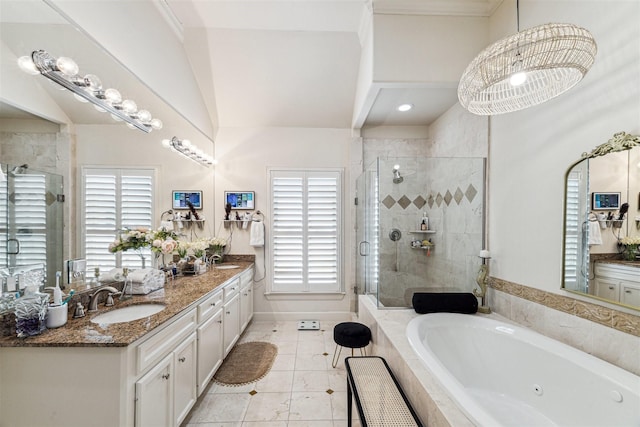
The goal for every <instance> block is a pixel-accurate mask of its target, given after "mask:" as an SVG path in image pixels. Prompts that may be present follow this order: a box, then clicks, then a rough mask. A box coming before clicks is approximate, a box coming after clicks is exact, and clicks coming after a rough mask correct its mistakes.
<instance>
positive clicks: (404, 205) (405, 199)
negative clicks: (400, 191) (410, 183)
mask: <svg viewBox="0 0 640 427" xmlns="http://www.w3.org/2000/svg"><path fill="white" fill-rule="evenodd" d="M398 204H399V205H400V206H402V209H407V206H409V205H410V204H411V200H410V199H409V198H408V197H407V196H402V197H400V200H398Z"/></svg>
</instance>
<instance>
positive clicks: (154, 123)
mask: <svg viewBox="0 0 640 427" xmlns="http://www.w3.org/2000/svg"><path fill="white" fill-rule="evenodd" d="M150 124H151V127H152V128H153V129H155V130H159V129H162V120H160V119H151V123H150Z"/></svg>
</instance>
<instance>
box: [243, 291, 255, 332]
mask: <svg viewBox="0 0 640 427" xmlns="http://www.w3.org/2000/svg"><path fill="white" fill-rule="evenodd" d="M252 298H253V297H252V295H251V292H249V286H246V287H244V288H242V289H240V333H242V331H244V329H245V328H246V327H247V325H248V324H249V316H250V315H251V313H250V310H251V299H252Z"/></svg>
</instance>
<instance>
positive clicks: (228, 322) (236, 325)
mask: <svg viewBox="0 0 640 427" xmlns="http://www.w3.org/2000/svg"><path fill="white" fill-rule="evenodd" d="M223 313H224V314H223V322H222V324H223V326H224V334H223V335H224V356H225V357H227V354H229V352H230V351H231V349H232V348H233V346H234V345H235V343H236V342H237V341H238V338H239V337H240V279H239V278H237V279H234V280H233V281H232V282H231V283H229V284H228V285H226V286H225V287H224V309H223Z"/></svg>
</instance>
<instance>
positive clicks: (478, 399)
mask: <svg viewBox="0 0 640 427" xmlns="http://www.w3.org/2000/svg"><path fill="white" fill-rule="evenodd" d="M407 338H408V339H409V343H410V344H411V346H412V347H413V349H414V351H415V352H416V353H417V354H418V356H419V357H420V359H421V361H422V362H423V363H424V365H425V366H426V368H427V369H428V370H429V371H431V372H432V373H433V375H434V376H435V377H436V378H437V379H438V380H439V381H440V383H441V384H442V386H443V387H444V388H445V389H446V391H447V392H448V393H449V394H450V396H451V397H452V399H453V400H454V401H455V403H457V404H458V406H459V407H460V409H461V410H462V411H463V412H464V413H465V414H466V415H467V417H469V419H470V420H471V421H472V422H473V423H474V424H476V425H479V426H487V427H494V426H519V427H520V426H536V427H538V426H580V427H583V426H598V427H602V426H611V427H613V426H615V427H622V426H636V427H637V426H640V377H638V376H636V375H634V374H632V373H631V372H628V371H625V370H624V369H621V368H618V367H617V366H614V365H611V364H609V363H607V362H605V361H602V360H600V359H597V358H596V357H593V356H591V355H589V354H587V353H584V352H582V351H579V350H577V349H575V348H573V347H570V346H568V345H566V344H563V343H561V342H558V341H555V340H553V339H551V338H548V337H546V336H544V335H541V334H538V333H536V332H533V331H531V330H529V329H525V328H522V327H517V326H514V325H512V324H509V323H505V322H501V321H499V320H495V319H492V318H488V317H482V316H479V315H465V314H452V313H434V314H425V315H421V316H418V317H416V318H414V319H413V320H411V321H410V322H409V325H408V326H407Z"/></svg>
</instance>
